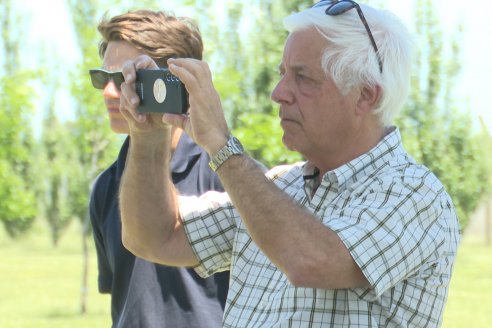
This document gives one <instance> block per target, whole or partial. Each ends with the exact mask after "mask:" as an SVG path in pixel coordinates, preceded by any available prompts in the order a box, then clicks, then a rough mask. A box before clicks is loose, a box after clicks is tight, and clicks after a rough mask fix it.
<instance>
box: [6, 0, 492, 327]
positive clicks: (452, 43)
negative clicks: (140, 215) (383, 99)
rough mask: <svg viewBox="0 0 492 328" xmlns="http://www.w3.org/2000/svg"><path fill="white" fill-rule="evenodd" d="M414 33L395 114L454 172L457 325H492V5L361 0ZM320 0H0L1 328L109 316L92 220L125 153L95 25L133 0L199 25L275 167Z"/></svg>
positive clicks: (251, 138) (449, 310)
mask: <svg viewBox="0 0 492 328" xmlns="http://www.w3.org/2000/svg"><path fill="white" fill-rule="evenodd" d="M361 2H362V3H369V4H372V5H378V6H381V7H383V8H387V9H389V10H391V11H393V12H394V13H395V14H396V15H397V16H399V17H401V18H402V20H403V21H404V22H405V23H406V25H407V26H408V28H409V29H410V30H411V31H412V32H413V34H414V35H415V42H416V45H417V49H418V53H417V56H416V59H415V63H414V74H413V77H412V91H411V95H410V97H409V99H408V102H407V104H406V106H405V109H404V111H403V113H402V115H401V116H400V118H399V120H398V122H397V124H398V125H399V126H400V128H401V132H402V135H403V140H404V144H405V147H406V148H407V150H408V151H409V152H410V153H411V154H412V155H413V156H414V157H415V158H416V159H417V160H418V161H421V162H423V163H425V164H426V165H427V166H428V167H430V168H431V169H432V170H433V171H434V172H435V173H436V175H438V177H439V178H440V179H441V181H443V183H444V184H445V186H446V188H447V189H448V191H449V193H450V194H451V196H452V197H453V201H454V203H455V205H456V207H457V209H458V212H459V217H460V223H461V227H462V230H463V234H464V238H463V240H462V243H461V245H460V249H459V253H458V259H457V262H456V265H455V270H454V274H453V279H452V283H451V289H450V292H449V301H448V304H447V307H446V311H445V316H444V324H443V327H447V328H449V327H470V326H472V327H487V328H488V327H490V326H491V325H492V192H491V190H492V188H491V185H492V183H491V181H492V137H491V133H492V110H491V108H490V100H489V94H488V93H489V92H490V91H489V88H490V82H489V80H490V76H491V75H492V61H490V53H491V51H492V41H491V38H490V35H492V23H491V22H490V19H489V18H488V17H487V16H488V12H489V10H488V9H490V7H491V6H492V5H491V4H490V3H489V2H488V1H486V0H477V1H475V2H473V6H468V5H464V4H463V3H462V2H458V1H457V0H453V1H444V0H441V1H430V0H400V1H389V0H388V1H383V0H380V1H376V0H375V1H361ZM312 3H313V1H294V0H261V1H260V0H251V1H249V2H245V1H239V0H229V1H216V0H196V1H179V0H174V1H151V0H144V1H130V0H127V1H124V0H112V1H107V0H38V1H35V2H34V1H30V0H15V1H14V0H0V29H1V37H0V72H1V75H0V222H1V225H0V257H1V258H2V259H3V260H2V261H1V262H0V327H3V328H13V327H22V328H25V327H36V328H40V327H50V328H53V327H69V326H70V327H87V326H91V327H108V326H109V325H110V300H109V296H108V295H100V294H98V291H97V267H96V254H95V251H94V245H93V240H92V235H91V227H90V223H89V219H88V209H87V204H88V196H89V193H90V188H91V184H92V182H93V181H94V179H95V177H96V176H97V175H98V174H99V173H100V172H101V171H102V170H103V169H104V168H105V167H107V166H108V165H109V164H110V163H111V162H112V161H113V160H114V159H115V157H116V155H117V151H118V149H119V147H120V145H121V143H122V139H121V137H118V136H116V135H115V134H114V133H112V132H111V131H110V129H109V124H108V121H107V114H106V109H105V107H104V104H103V100H102V96H101V93H100V91H99V90H95V89H93V88H92V85H91V83H90V79H89V75H88V70H89V69H91V68H97V67H100V66H101V60H100V58H99V57H98V44H99V40H100V38H99V34H98V32H97V30H96V26H97V23H98V22H99V20H100V19H101V17H102V16H103V15H105V14H106V15H108V17H110V16H113V15H115V14H120V13H123V12H126V11H127V10H130V9H142V8H149V9H155V10H167V11H174V12H175V13H176V14H177V15H185V16H191V17H193V18H194V19H196V21H197V22H198V24H199V26H200V28H201V30H202V34H203V39H204V42H205V59H206V60H207V61H208V62H209V63H210V65H211V68H212V72H213V75H214V83H215V85H216V87H217V88H218V90H219V92H220V94H221V97H222V100H223V107H224V108H225V109H226V114H227V118H228V121H229V123H230V126H231V127H232V129H233V133H234V134H235V135H236V136H238V138H239V139H241V141H242V142H243V144H244V145H245V147H246V148H247V149H248V151H249V153H250V154H251V155H253V156H254V157H256V158H257V159H259V160H260V161H262V162H263V163H265V164H266V165H267V166H273V165H276V164H281V163H285V162H292V161H297V160H301V158H300V157H299V155H298V154H295V153H291V152H288V151H286V150H285V149H284V148H283V146H282V144H281V129H280V126H279V124H278V120H277V111H278V108H277V106H274V105H273V104H272V102H271V101H270V99H269V96H270V91H271V90H272V88H273V86H274V85H275V83H276V82H277V80H278V78H277V66H278V63H279V62H280V57H281V53H282V50H283V42H284V40H285V36H286V32H285V31H284V30H283V28H282V24H281V20H282V18H283V17H284V16H286V15H287V14H288V13H290V12H292V11H296V10H299V9H303V8H306V7H308V6H310V5H312Z"/></svg>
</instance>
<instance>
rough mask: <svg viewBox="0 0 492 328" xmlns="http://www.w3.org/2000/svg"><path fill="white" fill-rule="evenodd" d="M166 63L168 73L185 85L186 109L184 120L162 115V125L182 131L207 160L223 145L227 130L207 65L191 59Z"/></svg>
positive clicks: (175, 116) (179, 116) (171, 60)
mask: <svg viewBox="0 0 492 328" xmlns="http://www.w3.org/2000/svg"><path fill="white" fill-rule="evenodd" d="M167 62H168V65H169V70H170V71H171V73H173V74H174V75H176V76H177V77H178V78H179V79H180V80H181V82H183V83H184V84H185V86H186V90H187V91H188V93H189V104H190V108H189V110H188V113H189V115H188V116H183V115H175V114H164V116H163V122H165V123H169V124H172V125H174V126H177V127H180V128H182V129H183V130H185V131H186V133H187V134H188V135H189V136H191V138H193V140H194V141H195V142H196V143H197V144H198V145H200V146H202V147H203V148H204V149H205V150H206V151H207V152H208V153H209V154H210V155H211V156H213V155H215V154H216V153H217V152H218V151H219V149H220V148H222V147H223V146H224V145H225V144H226V142H227V139H228V135H229V128H228V126H227V123H226V120H225V117H224V112H223V111H222V104H221V102H220V97H219V94H218V92H217V90H215V87H214V85H213V82H212V73H211V72H210V69H209V67H208V65H207V63H205V62H203V61H200V60H196V59H191V58H179V59H169V60H168V61H167Z"/></svg>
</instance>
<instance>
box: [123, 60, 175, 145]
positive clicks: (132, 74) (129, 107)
mask: <svg viewBox="0 0 492 328" xmlns="http://www.w3.org/2000/svg"><path fill="white" fill-rule="evenodd" d="M140 69H159V67H158V66H157V64H156V63H155V62H154V61H153V60H152V58H150V57H149V56H147V55H142V56H139V57H137V58H136V59H135V60H129V61H127V62H126V63H125V64H124V65H123V68H122V72H123V76H124V77H125V82H124V83H122V84H121V97H120V112H121V114H122V115H123V116H124V117H125V119H126V120H127V122H128V126H129V128H130V135H131V136H132V137H138V136H139V135H143V134H145V135H146V137H149V136H150V134H152V135H156V136H159V135H161V134H162V133H167V132H168V131H170V125H169V124H167V123H164V122H162V119H161V114H154V113H147V114H142V113H139V112H138V110H137V108H138V105H139V104H140V99H139V97H138V95H137V93H136V91H135V79H136V76H137V74H136V72H137V70H140Z"/></svg>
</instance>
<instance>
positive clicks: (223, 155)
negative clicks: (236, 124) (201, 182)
mask: <svg viewBox="0 0 492 328" xmlns="http://www.w3.org/2000/svg"><path fill="white" fill-rule="evenodd" d="M242 153H244V149H243V146H242V145H241V142H239V140H238V139H237V138H236V137H234V136H232V135H231V136H229V139H228V140H227V143H226V144H225V146H224V147H222V148H221V149H220V150H219V151H218V152H217V154H215V155H214V157H212V159H211V160H210V162H209V163H208V165H209V166H210V168H211V169H212V171H214V172H215V171H217V169H218V168H219V167H220V166H221V165H222V164H224V162H225V161H227V160H228V159H229V157H231V156H232V155H240V154H242Z"/></svg>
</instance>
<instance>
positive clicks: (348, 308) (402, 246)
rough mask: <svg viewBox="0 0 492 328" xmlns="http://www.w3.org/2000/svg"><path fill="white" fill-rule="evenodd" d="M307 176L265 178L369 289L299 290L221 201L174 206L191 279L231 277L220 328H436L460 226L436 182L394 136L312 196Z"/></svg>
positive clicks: (289, 170)
mask: <svg viewBox="0 0 492 328" xmlns="http://www.w3.org/2000/svg"><path fill="white" fill-rule="evenodd" d="M309 170H310V166H309V165H307V164H306V163H298V164H295V165H292V166H282V167H277V168H274V169H273V170H271V171H270V172H268V173H267V175H268V176H269V178H271V180H272V181H274V183H275V184H276V185H277V186H278V187H279V188H280V189H282V190H283V191H284V192H285V193H287V194H288V195H290V196H291V197H292V199H294V200H295V202H297V204H299V206H302V207H304V208H305V209H306V210H308V211H309V212H310V213H312V214H313V216H314V217H315V218H316V219H317V220H320V221H322V222H323V224H324V225H325V226H327V227H328V228H330V229H331V230H333V231H334V232H336V233H337V235H338V236H339V237H340V239H341V240H342V241H343V242H344V244H345V246H346V247H347V248H348V250H349V251H350V253H351V255H352V257H353V258H354V260H355V261H356V262H357V264H358V265H359V267H360V268H361V270H362V272H363V273H364V275H365V276H366V278H367V280H368V281H369V283H370V287H369V288H350V289H337V290H333V289H319V288H298V287H295V286H293V285H292V284H291V283H290V282H289V281H288V279H287V277H286V276H285V274H284V273H283V272H282V271H280V270H279V269H277V268H276V267H275V266H274V265H273V264H272V263H271V262H270V260H269V259H268V258H267V257H266V256H265V254H264V253H263V252H262V251H261V250H260V249H259V248H258V247H257V246H256V244H255V242H254V241H253V240H252V239H251V238H250V236H249V234H248V231H247V230H246V227H245V226H244V224H243V223H242V222H241V219H240V217H239V214H238V212H237V211H236V210H235V208H234V206H233V205H232V203H231V202H230V199H229V198H228V196H227V194H219V193H214V192H212V193H208V194H206V195H205V196H202V197H201V198H199V199H198V198H187V197H180V211H181V215H182V217H183V220H184V224H185V230H186V233H187V235H188V239H189V241H190V243H191V246H192V248H193V250H194V252H195V253H196V256H197V258H198V259H199V261H200V265H199V266H198V267H197V268H196V271H197V272H198V273H199V274H200V275H202V276H208V275H210V274H212V273H214V272H217V271H222V270H228V269H230V270H231V281H230V289H229V294H228V298H227V304H226V309H225V313H224V327H230V328H238V327H255V328H256V327H439V326H440V325H441V322H442V313H443V310H444V305H445V303H446V298H447V291H448V286H449V282H450V278H451V271H452V266H453V262H454V259H455V256H456V251H457V247H458V242H459V234H460V231H459V230H460V229H459V224H458V219H457V217H456V214H455V211H454V208H453V205H452V202H451V199H450V197H449V196H448V194H447V193H446V191H445V190H444V187H443V186H442V184H441V183H440V182H439V180H438V179H437V178H436V177H435V176H434V175H433V174H432V173H431V172H430V171H429V170H428V169H427V168H425V167H424V166H422V165H418V164H415V162H414V161H413V159H411V158H410V157H409V156H408V154H407V153H406V152H405V151H404V149H403V147H402V144H401V137H400V133H399V131H398V129H396V128H393V131H391V132H390V133H389V134H388V135H387V136H386V137H385V138H384V139H383V140H382V141H381V142H380V143H379V144H378V145H377V146H376V147H375V148H373V149H372V150H371V151H369V152H368V153H366V154H364V155H362V156H360V157H358V158H356V159H354V160H352V161H351V162H349V163H347V164H345V165H343V166H341V167H339V168H337V169H336V170H333V171H330V172H327V173H326V174H325V175H324V176H323V177H321V179H320V185H319V187H318V188H317V189H316V192H315V193H314V195H312V197H311V196H310V195H311V190H310V186H309V184H308V183H304V179H303V176H305V175H308V174H309V173H310V172H308V171H309ZM238 183H240V182H238Z"/></svg>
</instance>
